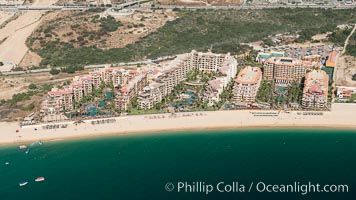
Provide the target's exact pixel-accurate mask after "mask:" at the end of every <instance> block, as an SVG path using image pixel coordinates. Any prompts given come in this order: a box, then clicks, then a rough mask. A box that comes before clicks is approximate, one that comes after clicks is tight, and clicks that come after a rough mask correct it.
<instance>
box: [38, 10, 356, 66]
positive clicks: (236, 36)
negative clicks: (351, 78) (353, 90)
mask: <svg viewBox="0 0 356 200" xmlns="http://www.w3.org/2000/svg"><path fill="white" fill-rule="evenodd" d="M178 15H179V18H178V19H176V20H174V21H171V22H168V23H167V24H166V25H165V26H163V27H161V28H159V29H158V30H157V31H156V32H153V33H150V34H149V35H147V36H145V37H143V38H141V39H140V40H139V41H137V42H135V43H134V44H130V45H127V46H126V47H124V48H113V49H107V50H103V49H99V48H97V47H95V46H90V47H81V48H75V47H74V46H73V45H72V44H71V43H67V42H61V41H49V42H42V43H41V48H37V49H34V51H36V53H38V54H39V55H40V56H41V57H42V61H41V65H51V66H71V65H73V66H76V65H85V64H96V63H113V62H127V61H132V60H140V59H144V58H147V57H148V58H150V57H158V56H164V55H174V54H178V53H184V52H189V51H191V50H192V49H196V50H199V51H206V50H207V49H209V48H212V51H213V52H216V53H226V52H231V53H233V54H237V53H240V52H241V50H242V47H241V46H240V45H239V44H240V43H242V42H252V41H256V40H263V39H265V38H267V36H268V35H272V34H277V33H285V32H296V31H302V34H303V35H305V36H303V37H305V38H308V37H309V36H310V35H312V34H315V33H319V32H320V31H319V30H318V29H320V28H321V29H322V30H321V31H325V30H330V29H332V28H333V29H334V28H335V27H336V25H337V24H343V23H356V12H355V9H345V10H332V9H299V8H298V9H287V8H278V9H265V10H198V11H180V12H179V13H178ZM106 20H107V22H110V23H111V22H112V20H111V19H106ZM115 26H117V24H116V25H113V27H115ZM113 27H112V26H111V25H110V26H107V25H106V22H104V25H103V26H102V28H104V29H105V30H106V31H110V30H112V28H113ZM325 27H328V28H325ZM329 27H330V28H329ZM309 32H310V33H309Z"/></svg>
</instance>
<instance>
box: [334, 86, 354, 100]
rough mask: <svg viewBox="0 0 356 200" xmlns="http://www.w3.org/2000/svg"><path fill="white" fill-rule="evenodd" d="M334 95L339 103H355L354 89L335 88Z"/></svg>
mask: <svg viewBox="0 0 356 200" xmlns="http://www.w3.org/2000/svg"><path fill="white" fill-rule="evenodd" d="M336 95H337V99H338V101H339V102H355V101H356V87H345V86H337V87H336Z"/></svg>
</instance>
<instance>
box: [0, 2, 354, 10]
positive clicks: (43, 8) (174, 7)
mask: <svg viewBox="0 0 356 200" xmlns="http://www.w3.org/2000/svg"><path fill="white" fill-rule="evenodd" d="M143 1H146V0H139V1H133V2H128V3H124V4H119V5H115V6H113V7H114V8H119V9H120V8H126V7H132V6H134V5H136V4H138V3H139V2H143ZM90 8H105V9H108V7H90V6H53V5H52V6H0V10H1V9H4V10H6V9H7V10H87V9H90ZM151 8H152V7H150V6H140V7H136V9H151ZM155 8H156V9H186V10H197V9H206V10H228V9H233V10H245V9H273V8H325V9H327V8H333V9H352V8H356V4H354V5H341V4H340V5H254V6H249V5H243V6H177V5H156V6H155Z"/></svg>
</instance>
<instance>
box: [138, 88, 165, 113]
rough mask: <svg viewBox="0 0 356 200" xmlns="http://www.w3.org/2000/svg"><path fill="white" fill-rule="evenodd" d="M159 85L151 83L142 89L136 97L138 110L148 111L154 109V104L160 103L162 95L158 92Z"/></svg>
mask: <svg viewBox="0 0 356 200" xmlns="http://www.w3.org/2000/svg"><path fill="white" fill-rule="evenodd" d="M161 86H162V84H160V83H151V84H150V85H149V86H147V87H144V88H143V90H142V91H141V92H139V95H138V99H137V102H138V106H139V108H140V109H143V110H149V109H152V108H153V107H154V105H155V104H156V103H159V102H161V101H162V98H163V96H162V93H161V91H160V87H161Z"/></svg>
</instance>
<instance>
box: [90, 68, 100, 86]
mask: <svg viewBox="0 0 356 200" xmlns="http://www.w3.org/2000/svg"><path fill="white" fill-rule="evenodd" d="M90 76H91V77H92V83H93V86H94V88H96V89H98V88H99V87H100V85H101V73H100V70H98V69H95V70H94V72H91V73H90Z"/></svg>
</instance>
